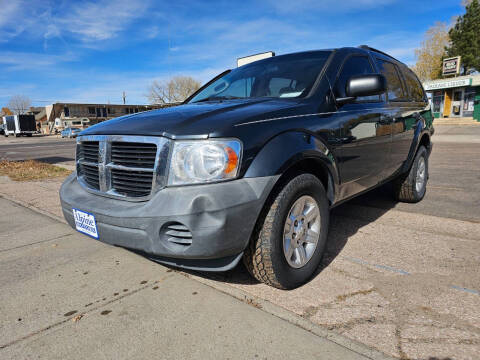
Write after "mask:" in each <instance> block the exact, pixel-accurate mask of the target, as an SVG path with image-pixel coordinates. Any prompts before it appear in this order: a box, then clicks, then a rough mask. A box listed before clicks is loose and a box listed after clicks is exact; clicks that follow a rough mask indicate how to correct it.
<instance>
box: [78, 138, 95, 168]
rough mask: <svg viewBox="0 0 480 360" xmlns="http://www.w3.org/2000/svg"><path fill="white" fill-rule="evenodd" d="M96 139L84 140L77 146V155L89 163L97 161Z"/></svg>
mask: <svg viewBox="0 0 480 360" xmlns="http://www.w3.org/2000/svg"><path fill="white" fill-rule="evenodd" d="M98 144H99V143H98V141H85V142H83V143H81V144H80V146H79V153H78V154H77V156H78V157H80V158H82V159H83V160H85V161H88V162H91V163H98Z"/></svg>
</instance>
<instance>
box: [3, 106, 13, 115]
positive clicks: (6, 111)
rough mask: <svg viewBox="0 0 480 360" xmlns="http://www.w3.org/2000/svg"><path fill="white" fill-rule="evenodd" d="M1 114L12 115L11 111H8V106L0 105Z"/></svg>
mask: <svg viewBox="0 0 480 360" xmlns="http://www.w3.org/2000/svg"><path fill="white" fill-rule="evenodd" d="M2 114H3V115H7V116H8V115H13V113H12V112H11V111H10V109H9V108H8V107H2Z"/></svg>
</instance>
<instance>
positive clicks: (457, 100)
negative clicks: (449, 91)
mask: <svg viewBox="0 0 480 360" xmlns="http://www.w3.org/2000/svg"><path fill="white" fill-rule="evenodd" d="M462 111H463V89H455V90H454V91H453V101H452V111H451V116H452V117H462Z"/></svg>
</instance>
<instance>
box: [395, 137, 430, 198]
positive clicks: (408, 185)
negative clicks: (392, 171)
mask: <svg viewBox="0 0 480 360" xmlns="http://www.w3.org/2000/svg"><path fill="white" fill-rule="evenodd" d="M417 180H418V183H417ZM427 182H428V152H427V149H425V147H424V146H423V145H420V147H419V148H418V150H417V154H416V155H415V159H414V160H413V164H412V166H411V167H410V171H409V172H408V173H406V174H402V175H401V176H400V177H398V178H397V179H396V180H395V181H394V183H393V189H394V196H395V198H396V200H398V201H401V202H407V203H417V202H419V201H421V200H422V199H423V197H424V196H425V193H426V191H427Z"/></svg>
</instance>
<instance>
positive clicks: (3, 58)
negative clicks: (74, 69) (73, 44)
mask: <svg viewBox="0 0 480 360" xmlns="http://www.w3.org/2000/svg"><path fill="white" fill-rule="evenodd" d="M75 60H76V57H75V56H74V55H73V54H72V53H67V54H62V55H59V54H55V55H49V54H42V53H31V52H17V51H16V52H13V51H2V52H1V53H0V66H1V68H2V70H4V71H20V70H42V69H44V68H50V67H52V66H54V65H58V64H60V63H64V62H69V61H75Z"/></svg>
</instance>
